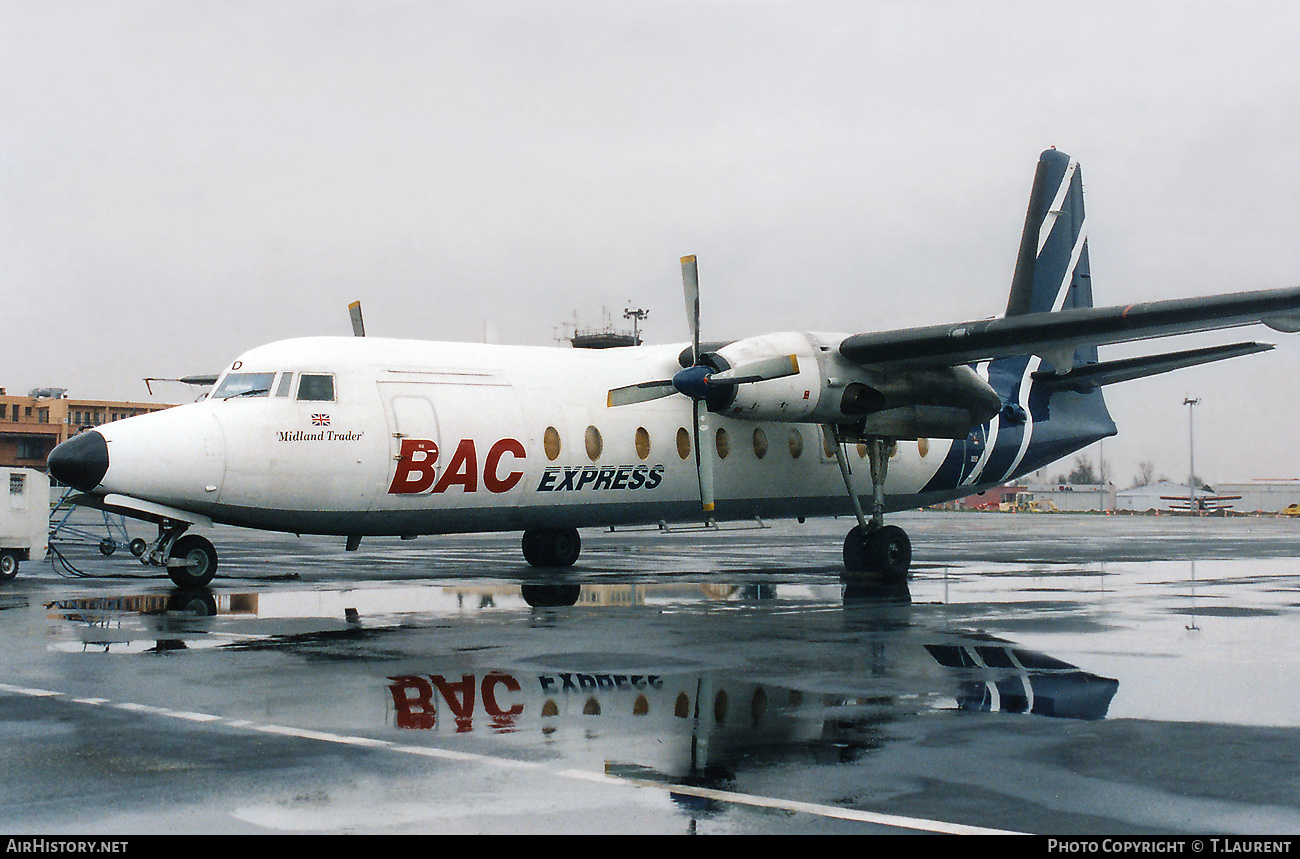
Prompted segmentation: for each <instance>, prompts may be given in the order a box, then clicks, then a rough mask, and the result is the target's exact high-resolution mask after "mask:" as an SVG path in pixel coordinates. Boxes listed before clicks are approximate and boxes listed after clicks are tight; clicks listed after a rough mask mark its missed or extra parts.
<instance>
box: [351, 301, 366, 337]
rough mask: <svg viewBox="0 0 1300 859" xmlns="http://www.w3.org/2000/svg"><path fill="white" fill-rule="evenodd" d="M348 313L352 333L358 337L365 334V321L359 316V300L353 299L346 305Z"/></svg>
mask: <svg viewBox="0 0 1300 859" xmlns="http://www.w3.org/2000/svg"><path fill="white" fill-rule="evenodd" d="M348 313H349V314H351V316H352V333H353V334H355V335H356V336H358V337H365V336H366V323H365V321H364V320H363V319H362V318H361V302H360V301H354V302H352V303H351V304H349V305H348Z"/></svg>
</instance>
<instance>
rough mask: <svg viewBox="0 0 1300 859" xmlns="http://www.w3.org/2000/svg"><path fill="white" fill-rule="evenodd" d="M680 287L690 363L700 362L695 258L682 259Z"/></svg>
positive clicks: (697, 283)
mask: <svg viewBox="0 0 1300 859" xmlns="http://www.w3.org/2000/svg"><path fill="white" fill-rule="evenodd" d="M682 287H683V288H684V290H685V292H686V321H687V323H689V324H690V326H691V363H692V364H698V363H699V361H700V274H699V269H698V268H697V267H696V263H695V256H694V255H693V254H692V255H691V256H686V257H682Z"/></svg>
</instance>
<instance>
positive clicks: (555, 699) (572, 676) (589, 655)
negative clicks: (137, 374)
mask: <svg viewBox="0 0 1300 859" xmlns="http://www.w3.org/2000/svg"><path fill="white" fill-rule="evenodd" d="M787 588H789V586H779V585H773V586H762V587H753V586H718V585H704V586H701V585H693V586H686V585H676V586H674V585H599V586H593V585H583V586H582V594H581V597H580V599H579V601H578V602H579V604H580V605H582V606H591V607H597V606H611V607H625V606H629V605H653V604H654V603H661V604H665V605H669V604H672V603H700V602H705V603H712V602H739V603H742V604H743V603H748V602H755V601H764V600H767V599H773V598H776V597H777V592H778V591H779V590H782V589H787ZM510 590H514V593H516V594H518V593H519V590H518V589H517V586H516V588H515V589H508V588H504V587H483V588H474V587H424V588H420V589H419V591H420V592H421V594H422V595H424V597H425V602H424V603H423V604H422V605H419V606H415V607H412V606H411V605H410V603H411V602H418V599H417V600H411V599H409V598H410V597H411V596H412V593H411V590H410V589H405V588H402V589H397V591H396V593H391V594H390V595H389V597H388V599H397V600H398V601H399V602H401V603H402V605H401V606H400V608H398V610H396V611H394V612H392V613H391V614H390V615H389V616H387V617H385V616H383V615H382V614H381V613H379V612H375V613H374V614H373V616H372V615H371V614H369V613H368V614H366V615H365V616H364V617H363V618H359V617H357V616H356V612H355V610H337V606H331V605H324V604H318V609H319V610H320V611H321V614H319V615H316V614H313V613H311V612H306V613H303V614H299V615H298V616H296V617H295V619H296V620H299V619H301V618H302V617H304V616H306V617H313V616H315V617H320V618H321V619H322V621H323V625H322V626H321V627H320V629H319V631H318V632H316V633H315V634H312V633H306V634H304V631H303V628H302V627H301V625H296V626H294V627H293V631H292V632H290V633H286V634H282V635H277V634H266V633H265V631H264V627H265V626H266V625H268V624H272V623H273V622H274V621H276V620H278V619H281V618H284V617H285V615H283V614H280V613H279V611H278V607H277V606H278V604H283V603H288V602H296V604H298V605H301V604H302V601H301V600H296V601H294V600H293V599H292V596H293V595H292V594H288V595H285V594H278V593H247V594H234V595H222V596H220V597H216V596H213V595H211V594H208V595H207V598H202V597H201V596H200V597H199V598H197V599H196V595H195V593H194V592H193V591H185V590H178V591H175V592H173V593H172V594H171V595H142V596H126V597H116V598H108V599H103V598H91V599H70V600H61V601H58V602H56V603H51V604H49V605H48V606H47V607H46V609H47V611H48V612H49V616H50V617H51V618H52V619H58V620H62V621H66V622H71V623H73V624H77V625H79V626H82V627H83V630H82V632H83V634H82V635H81V636H80V637H79V644H76V645H74V644H71V643H65V644H63V645H60V644H57V643H56V644H52V645H51V647H52V648H54V649H63V650H68V649H72V648H73V647H78V646H79V647H80V649H82V650H92V649H95V650H98V649H100V648H102V649H103V650H104V651H112V652H118V653H123V652H126V653H157V652H164V651H167V652H178V651H184V650H188V649H190V648H191V647H194V646H198V647H205V648H229V649H231V650H242V649H245V648H247V647H256V648H258V649H262V650H266V649H277V648H283V649H284V650H286V651H303V652H307V651H310V650H311V649H312V647H314V646H329V647H331V648H335V647H337V645H338V644H339V643H340V641H342V640H346V634H345V635H344V638H343V639H340V637H339V632H340V629H346V628H347V627H349V626H351V627H352V628H354V629H355V628H357V627H356V626H355V625H356V624H358V623H363V624H365V627H366V629H367V631H368V632H369V633H370V634H371V635H372V636H373V634H374V633H382V632H384V631H385V630H387V631H390V632H391V633H393V634H402V633H404V632H410V631H413V630H414V629H418V624H416V625H413V622H412V616H413V615H415V614H419V613H421V609H424V611H425V612H427V613H429V614H431V615H435V616H444V617H445V616H446V614H447V613H455V614H459V615H462V616H464V615H470V616H473V615H476V614H485V615H486V614H490V613H492V612H495V611H507V612H508V611H519V610H525V609H526V606H524V604H523V603H522V600H520V599H519V597H517V596H511V594H510ZM791 590H792V593H793V592H794V591H798V590H800V589H799V588H797V587H795V588H793V589H791ZM805 590H806V588H805ZM398 594H400V596H398ZM336 596H338V597H339V599H346V600H349V601H352V602H354V603H355V602H356V600H357V599H358V597H361V598H363V599H364V598H365V596H366V595H364V594H360V593H358V592H356V591H348V592H345V593H343V594H339V595H336ZM278 597H288V598H287V599H277V598H278ZM781 598H782V599H789V597H788V596H783V597H781ZM795 598H796V599H797V598H798V595H797V594H796V596H795ZM263 600H265V605H264V604H263ZM430 606H442V609H441V610H431V609H430V608H429V607H430ZM844 606H845V611H846V612H849V613H851V614H854V622H855V623H856V622H857V621H858V620H861V621H862V622H863V627H862V628H863V629H864V630H865V631H868V634H869V637H870V640H869V641H867V642H865V644H864V643H863V642H854V643H853V644H852V645H851V647H852V648H854V650H853V652H852V653H845V654H843V655H844V656H845V657H846V658H850V659H852V660H861V676H859V674H858V672H856V671H855V670H850V671H849V672H848V675H849V682H850V684H851V685H852V686H853V687H854V688H855V691H854V692H852V693H847V694H841V693H828V692H826V691H825V682H824V680H823V681H821V682H815V681H813V680H812V679H811V678H810V680H809V683H810V684H814V685H816V686H818V687H820V688H811V686H804V687H802V688H801V686H800V684H799V683H798V680H797V679H794V680H792V681H787V682H784V683H782V682H766V681H764V682H757V681H755V680H754V679H753V677H752V675H751V674H749V673H748V672H739V671H730V670H728V669H725V668H717V667H713V666H711V665H708V664H706V662H705V660H707V658H708V657H707V655H703V654H702V655H700V661H693V660H691V661H688V660H690V658H689V657H687V658H683V657H682V656H681V653H680V651H677V652H676V655H674V656H666V655H660V654H657V653H656V652H655V651H654V648H653V647H650V648H643V649H642V650H641V651H640V652H637V653H614V652H580V653H568V654H547V655H538V656H535V657H526V658H524V659H515V660H513V665H512V666H511V667H508V668H502V667H499V666H497V665H490V666H489V665H486V664H485V665H482V666H479V665H476V664H475V663H473V662H468V663H467V662H466V661H464V657H463V655H462V657H461V659H460V660H459V661H457V662H456V663H455V665H454V667H453V666H451V665H438V664H430V665H428V666H418V667H416V666H411V667H414V668H415V670H411V668H408V667H407V666H405V665H403V666H402V669H401V673H397V672H392V673H388V672H385V673H383V674H381V675H380V676H378V677H374V683H373V686H372V687H371V689H370V691H366V690H365V689H359V690H354V691H358V692H360V698H361V699H362V700H370V701H372V702H374V706H375V707H376V708H379V707H380V706H382V708H383V711H384V715H383V716H382V717H381V716H379V714H378V712H376V713H375V718H376V722H377V724H387V725H389V726H391V727H392V728H395V729H398V730H413V731H427V732H430V733H436V734H446V735H473V734H481V735H488V736H492V737H495V738H497V739H499V740H505V741H507V742H511V741H515V742H522V743H526V744H531V743H535V742H542V743H544V744H559V745H560V747H562V748H563V749H564V752H565V754H566V755H567V756H569V757H573V758H588V759H589V763H590V765H591V766H594V767H597V768H599V769H603V770H604V771H606V772H609V773H611V774H617V775H620V776H624V777H629V778H644V779H650V780H660V781H665V780H666V781H668V782H670V783H676V784H681V785H693V786H709V787H717V786H722V785H726V784H727V783H728V782H729V781H731V780H732V779H733V778H734V775H735V773H736V772H738V771H739V770H741V769H750V768H753V767H754V766H755V765H756V764H761V763H764V762H781V761H792V760H797V761H808V760H812V761H815V762H827V763H844V762H849V761H853V760H856V759H857V758H859V757H860V756H862V755H865V754H869V753H870V752H871V751H873V750H876V749H879V748H881V747H882V746H883V745H884V744H886V743H888V742H889V740H890V736H891V735H890V732H889V726H890V725H891V724H893V723H895V722H897V721H899V720H900V719H905V718H908V717H911V716H914V715H917V714H920V713H923V712H926V711H930V712H933V711H939V710H963V711H978V712H990V711H1000V712H1004V713H1018V714H1035V715H1039V716H1048V717H1057V718H1069V719H1101V718H1104V717H1105V716H1106V713H1107V710H1108V708H1109V706H1110V702H1111V699H1112V698H1113V696H1114V695H1115V692H1116V690H1117V688H1118V682H1117V681H1116V680H1113V679H1109V678H1105V677H1099V676H1096V675H1094V674H1090V673H1088V672H1087V671H1084V670H1082V669H1081V668H1079V667H1077V666H1074V665H1070V664H1068V663H1065V662H1062V661H1060V660H1058V659H1054V658H1052V657H1050V656H1047V655H1045V654H1042V653H1037V652H1033V651H1029V650H1024V649H1021V648H1018V647H1016V646H1015V645H1014V644H1013V643H1012V642H1009V641H1005V640H1002V639H999V638H995V637H992V636H989V635H984V634H981V633H962V632H944V631H938V630H936V631H932V632H929V633H927V632H926V631H925V630H923V629H920V628H917V627H915V626H913V625H912V624H911V623H909V621H908V615H907V613H908V612H909V611H910V607H909V603H908V601H907V600H905V599H904V600H899V599H895V598H890V599H887V600H884V601H881V602H874V603H873V602H872V601H869V600H860V599H848V600H845V602H844ZM859 609H861V610H862V611H863V612H864V615H862V616H861V617H860V618H859V617H857V616H856V612H857V611H858V610H859ZM260 611H265V612H266V617H262V616H260V615H259V612H260ZM218 615H222V616H227V617H228V619H229V620H230V621H232V622H233V623H234V624H235V625H236V627H235V628H231V629H225V630H223V629H222V628H220V627H219V626H214V623H216V622H217V617H216V616H218ZM341 616H345V617H347V623H343V624H340V623H339V619H340V617H341ZM141 621H144V622H143V623H141ZM250 622H251V623H252V624H254V625H253V626H249V625H247V624H248V623H250ZM258 625H260V626H258ZM250 633H251V634H250ZM208 652H209V653H211V652H212V650H210V649H209V650H208ZM851 664H853V663H851ZM521 666H522V667H521ZM381 670H382V669H381ZM389 671H390V672H391V671H392V669H389ZM361 682H362V684H363V685H364V684H365V680H364V679H363V680H362V681H361ZM381 698H382V699H383V700H384V704H383V705H379V704H378V701H379V699H381ZM676 799H677V801H679V802H683V803H691V804H696V803H698V802H699V800H698V799H692V798H690V797H686V796H677V797H676Z"/></svg>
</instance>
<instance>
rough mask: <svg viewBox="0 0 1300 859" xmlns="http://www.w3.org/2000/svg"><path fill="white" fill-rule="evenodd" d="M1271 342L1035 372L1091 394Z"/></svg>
mask: <svg viewBox="0 0 1300 859" xmlns="http://www.w3.org/2000/svg"><path fill="white" fill-rule="evenodd" d="M1272 348H1273V346H1272V344H1270V343H1233V344H1231V345H1228V346H1211V347H1209V348H1206V349H1188V350H1186V351H1184V352H1167V353H1165V354H1163V355H1144V356H1143V357H1141V358H1125V359H1123V360H1119V361H1104V362H1102V363H1100V364H1088V365H1086V366H1083V367H1076V368H1075V369H1073V370H1071V371H1070V372H1068V373H1063V374H1059V375H1058V374H1056V373H1053V372H1050V371H1041V370H1040V371H1039V372H1037V373H1034V381H1035V382H1036V383H1037V384H1039V385H1046V386H1047V387H1049V388H1067V389H1070V390H1076V391H1090V390H1092V389H1094V388H1098V387H1101V386H1102V385H1111V384H1114V383H1115V382H1128V381H1131V380H1133V379H1142V378H1145V377H1147V376H1155V375H1159V374H1160V373H1168V372H1170V371H1172V370H1181V369H1183V368H1185V367H1195V366H1197V365H1198V364H1208V363H1210V362H1211V361H1222V360H1224V359H1225V358H1237V357H1240V356H1242V355H1254V354H1255V353H1256V352H1267V351H1268V350H1270V349H1272Z"/></svg>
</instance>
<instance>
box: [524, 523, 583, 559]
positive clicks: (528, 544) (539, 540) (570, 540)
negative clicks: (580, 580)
mask: <svg viewBox="0 0 1300 859" xmlns="http://www.w3.org/2000/svg"><path fill="white" fill-rule="evenodd" d="M581 551H582V538H581V537H579V536H578V530H577V529H576V528H529V529H528V530H527V531H524V560H525V561H527V562H528V563H529V564H530V565H532V566H534V567H572V566H573V565H574V563H575V562H576V561H577V560H578V555H579V553H581Z"/></svg>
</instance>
